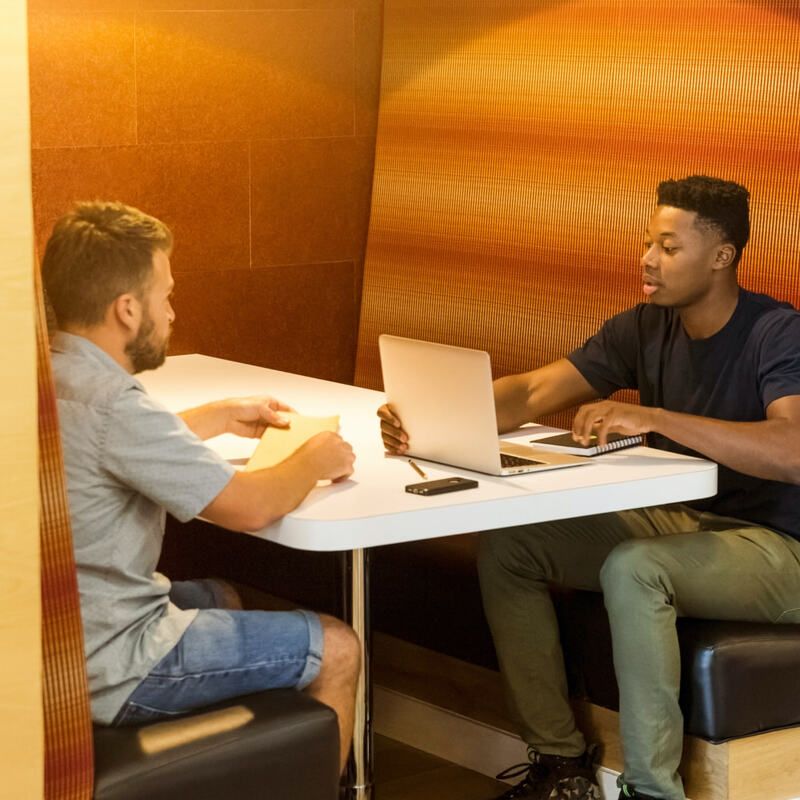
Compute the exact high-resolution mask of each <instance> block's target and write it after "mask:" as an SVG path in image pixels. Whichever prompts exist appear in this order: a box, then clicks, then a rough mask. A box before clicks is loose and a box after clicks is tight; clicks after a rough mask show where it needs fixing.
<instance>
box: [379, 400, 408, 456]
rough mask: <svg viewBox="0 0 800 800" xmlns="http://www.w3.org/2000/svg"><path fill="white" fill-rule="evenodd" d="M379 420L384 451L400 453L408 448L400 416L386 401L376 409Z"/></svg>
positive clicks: (394, 453)
mask: <svg viewBox="0 0 800 800" xmlns="http://www.w3.org/2000/svg"><path fill="white" fill-rule="evenodd" d="M378 416H379V417H380V420H381V436H382V437H383V446H384V447H385V448H386V452H388V453H392V454H393V455H398V456H399V455H402V454H403V453H405V452H406V450H408V434H407V433H406V432H405V431H404V430H403V425H402V423H401V422H400V418H399V417H398V416H397V415H396V414H395V413H394V409H393V408H392V407H391V406H390V405H389V404H388V403H387V404H385V405H382V406H381V407H380V408H379V409H378Z"/></svg>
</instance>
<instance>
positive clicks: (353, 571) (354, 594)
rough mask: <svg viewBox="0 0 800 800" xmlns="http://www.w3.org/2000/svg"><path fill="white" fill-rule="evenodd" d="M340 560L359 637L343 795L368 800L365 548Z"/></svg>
mask: <svg viewBox="0 0 800 800" xmlns="http://www.w3.org/2000/svg"><path fill="white" fill-rule="evenodd" d="M343 559H344V570H343V573H344V580H343V583H344V586H343V587H342V588H343V596H344V619H345V622H348V623H349V624H350V625H352V627H353V630H355V632H356V633H357V634H358V638H359V639H360V640H361V645H362V648H361V677H360V678H359V681H358V687H357V689H356V706H355V725H354V727H353V750H352V752H351V754H350V760H349V761H348V763H347V769H346V771H345V780H344V785H345V787H346V788H345V789H344V792H343V798H345V799H346V800H372V798H373V797H374V793H373V786H372V673H371V669H370V656H371V653H370V648H371V633H370V620H369V551H367V550H351V551H348V552H347V553H344V554H343Z"/></svg>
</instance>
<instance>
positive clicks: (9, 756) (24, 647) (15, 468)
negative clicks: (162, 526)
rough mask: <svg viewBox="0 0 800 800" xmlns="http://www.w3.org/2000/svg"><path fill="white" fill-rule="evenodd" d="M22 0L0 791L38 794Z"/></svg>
mask: <svg viewBox="0 0 800 800" xmlns="http://www.w3.org/2000/svg"><path fill="white" fill-rule="evenodd" d="M25 15H26V4H25V0H5V2H3V3H2V5H0V75H2V76H3V80H2V81H0V107H2V109H3V112H2V115H0V186H2V194H0V341H2V342H3V345H2V349H3V355H2V357H1V358H0V386H2V387H3V390H2V392H0V475H1V476H2V480H0V519H2V524H0V606H2V609H3V611H2V614H0V653H2V657H0V774H1V775H2V779H0V798H7V799H8V800H19V798H26V800H27V798H31V800H35V798H38V797H41V794H42V790H43V745H42V737H43V723H42V707H41V692H42V682H41V640H40V636H41V631H40V601H39V517H38V498H39V494H38V480H37V436H36V352H35V340H34V331H35V323H34V305H33V219H32V204H31V187H30V155H29V154H30V123H29V108H28V53H27V32H26V16H25Z"/></svg>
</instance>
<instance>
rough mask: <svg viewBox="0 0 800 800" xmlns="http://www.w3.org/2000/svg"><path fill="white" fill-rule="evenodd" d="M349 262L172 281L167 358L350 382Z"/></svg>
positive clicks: (351, 277)
mask: <svg viewBox="0 0 800 800" xmlns="http://www.w3.org/2000/svg"><path fill="white" fill-rule="evenodd" d="M353 284H354V267H353V264H352V263H351V262H344V263H337V264H316V265H313V266H305V265H298V266H287V267H280V268H278V267H276V268H273V269H269V270H238V271H236V272H234V273H230V272H207V273H204V275H203V280H202V282H200V281H197V280H194V279H193V276H192V275H188V274H186V273H177V274H176V275H175V296H174V306H175V313H176V320H175V327H174V332H173V337H172V343H171V346H170V351H171V352H172V353H189V352H201V353H204V354H206V355H210V356H218V357H221V358H230V356H229V355H228V354H229V353H230V352H232V351H236V352H237V353H238V354H239V356H238V358H239V360H241V361H245V362H247V363H249V364H257V365H260V366H266V367H270V368H272V369H282V370H286V371H287V372H297V373H300V374H303V375H312V376H314V377H318V378H325V379H327V380H334V381H340V382H344V383H347V382H349V381H350V380H351V379H352V370H353V364H352V357H351V355H350V354H351V353H352V352H353V349H354V347H355V337H356V333H355V331H356V321H357V320H356V312H355V307H354V304H353Z"/></svg>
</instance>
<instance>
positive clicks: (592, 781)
mask: <svg viewBox="0 0 800 800" xmlns="http://www.w3.org/2000/svg"><path fill="white" fill-rule="evenodd" d="M594 752H595V748H593V747H592V748H589V749H587V751H586V752H585V753H584V754H583V755H582V756H577V757H576V758H567V757H566V756H552V755H547V754H543V753H539V752H538V751H536V750H534V749H533V748H532V747H531V748H529V750H528V758H529V759H530V760H529V761H528V762H527V763H526V764H516V765H515V766H513V767H509V768H508V769H506V770H503V772H501V773H500V774H499V775H498V776H497V779H498V780H505V779H507V778H516V777H519V776H520V775H525V777H524V778H523V779H522V780H521V781H520V782H519V783H518V784H517V785H516V786H514V787H512V788H511V789H509V790H508V791H507V792H504V793H503V794H501V795H500V796H499V797H497V798H495V800H600V787H599V786H598V785H597V778H596V777H595V774H594V767H593V766H592V760H593V759H592V756H593V755H594Z"/></svg>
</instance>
